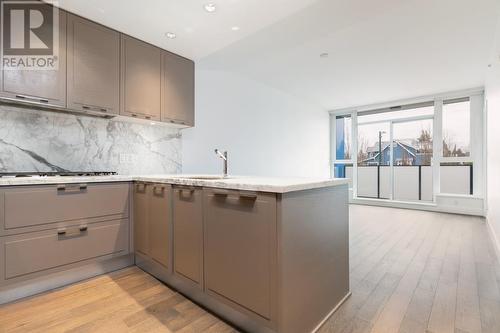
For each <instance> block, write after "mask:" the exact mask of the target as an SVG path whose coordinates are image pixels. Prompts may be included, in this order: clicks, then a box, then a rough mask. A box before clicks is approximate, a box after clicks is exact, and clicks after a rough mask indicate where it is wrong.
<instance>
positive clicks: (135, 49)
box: [120, 35, 162, 120]
mask: <svg viewBox="0 0 500 333" xmlns="http://www.w3.org/2000/svg"><path fill="white" fill-rule="evenodd" d="M161 55H162V51H161V49H159V48H157V47H155V46H152V45H150V44H147V43H144V42H142V41H140V40H137V39H135V38H132V37H129V36H125V35H122V58H121V59H122V64H121V66H122V80H121V101H122V103H121V111H120V114H122V115H126V116H132V117H139V118H145V119H151V120H160V114H161V81H162V80H161Z"/></svg>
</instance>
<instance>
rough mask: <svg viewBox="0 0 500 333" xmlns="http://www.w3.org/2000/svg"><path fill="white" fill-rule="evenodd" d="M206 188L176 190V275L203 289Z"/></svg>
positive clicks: (174, 206) (174, 205)
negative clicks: (204, 197)
mask: <svg viewBox="0 0 500 333" xmlns="http://www.w3.org/2000/svg"><path fill="white" fill-rule="evenodd" d="M202 201H203V190H202V189H201V188H195V187H182V186H176V187H174V190H173V216H174V218H173V223H174V274H177V275H179V276H181V277H184V278H186V279H188V280H190V281H192V282H194V283H195V284H196V285H198V286H199V287H200V288H202V283H203V282H202V280H203V202H202Z"/></svg>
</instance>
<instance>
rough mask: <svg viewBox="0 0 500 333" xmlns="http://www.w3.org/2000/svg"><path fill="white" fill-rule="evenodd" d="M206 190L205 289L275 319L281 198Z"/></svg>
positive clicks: (267, 317)
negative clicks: (272, 303)
mask: <svg viewBox="0 0 500 333" xmlns="http://www.w3.org/2000/svg"><path fill="white" fill-rule="evenodd" d="M218 191H220V190H205V194H204V209H205V233H204V235H205V245H204V246H205V252H204V253H205V287H206V288H207V289H208V291H209V292H211V293H212V294H213V295H215V296H217V295H220V296H223V297H222V300H224V299H228V300H230V301H232V302H234V303H236V304H238V305H241V306H242V307H243V308H245V309H248V310H250V311H252V312H254V313H257V314H259V315H260V316H262V317H264V318H266V319H269V318H270V317H271V312H272V309H271V302H272V297H273V295H274V290H273V288H274V287H273V286H274V281H275V273H274V268H275V267H276V196H275V194H258V195H252V194H246V193H239V192H238V191H228V192H225V193H220V194H218V193H217V192H218Z"/></svg>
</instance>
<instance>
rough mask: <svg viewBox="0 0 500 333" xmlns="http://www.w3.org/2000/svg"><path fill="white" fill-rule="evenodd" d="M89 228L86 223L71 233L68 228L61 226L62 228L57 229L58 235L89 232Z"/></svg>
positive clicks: (75, 234)
mask: <svg viewBox="0 0 500 333" xmlns="http://www.w3.org/2000/svg"><path fill="white" fill-rule="evenodd" d="M87 230H88V227H87V226H86V225H82V226H80V227H78V228H76V229H74V231H73V232H71V233H68V231H67V230H66V228H60V229H57V235H58V236H80V235H82V234H83V233H85V232H87Z"/></svg>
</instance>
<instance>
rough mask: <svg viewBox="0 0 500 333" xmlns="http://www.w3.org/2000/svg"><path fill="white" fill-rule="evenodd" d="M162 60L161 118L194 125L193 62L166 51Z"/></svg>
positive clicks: (166, 120)
mask: <svg viewBox="0 0 500 333" xmlns="http://www.w3.org/2000/svg"><path fill="white" fill-rule="evenodd" d="M162 60H163V61H162V72H163V82H162V113H161V119H162V121H165V122H168V121H170V122H174V123H179V124H183V125H189V126H194V62H193V61H191V60H189V59H186V58H183V57H180V56H178V55H176V54H173V53H170V52H166V51H165V52H163V56H162Z"/></svg>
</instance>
